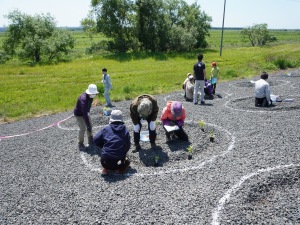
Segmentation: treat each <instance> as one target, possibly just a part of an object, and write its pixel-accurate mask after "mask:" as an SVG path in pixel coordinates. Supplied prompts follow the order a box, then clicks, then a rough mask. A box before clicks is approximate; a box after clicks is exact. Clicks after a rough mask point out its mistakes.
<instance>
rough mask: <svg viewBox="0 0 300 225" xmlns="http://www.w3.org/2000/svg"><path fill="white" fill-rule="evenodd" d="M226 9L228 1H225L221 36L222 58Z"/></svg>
mask: <svg viewBox="0 0 300 225" xmlns="http://www.w3.org/2000/svg"><path fill="white" fill-rule="evenodd" d="M225 7H226V0H224V11H223V23H222V35H221V46H220V56H222V47H223V34H224V20H225Z"/></svg>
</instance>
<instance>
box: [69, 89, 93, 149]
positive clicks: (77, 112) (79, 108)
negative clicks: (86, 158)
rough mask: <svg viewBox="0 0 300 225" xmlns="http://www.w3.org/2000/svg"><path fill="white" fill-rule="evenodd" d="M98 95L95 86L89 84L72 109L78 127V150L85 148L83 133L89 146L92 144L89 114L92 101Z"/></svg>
mask: <svg viewBox="0 0 300 225" xmlns="http://www.w3.org/2000/svg"><path fill="white" fill-rule="evenodd" d="M98 93H99V92H98V90H97V86H96V85H95V84H90V85H89V86H88V89H86V91H85V92H84V93H82V94H81V95H80V96H79V97H78V99H77V103H76V106H75V108H74V116H75V118H76V120H77V124H78V126H79V136H78V145H79V150H83V148H85V146H84V144H83V143H84V133H85V132H86V133H87V137H88V143H89V145H92V144H93V133H92V123H91V118H90V116H89V114H90V109H91V106H92V103H93V99H94V98H95V97H96V95H97V94H98Z"/></svg>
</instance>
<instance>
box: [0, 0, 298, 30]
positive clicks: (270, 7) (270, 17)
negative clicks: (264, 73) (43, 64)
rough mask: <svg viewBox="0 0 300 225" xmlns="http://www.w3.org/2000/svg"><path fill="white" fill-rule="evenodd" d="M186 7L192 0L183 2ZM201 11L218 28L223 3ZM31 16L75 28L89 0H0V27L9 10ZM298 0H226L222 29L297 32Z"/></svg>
mask: <svg viewBox="0 0 300 225" xmlns="http://www.w3.org/2000/svg"><path fill="white" fill-rule="evenodd" d="M186 2H188V3H189V4H191V3H193V2H195V0H186ZM197 2H198V4H200V6H201V10H202V11H205V12H206V14H208V15H209V16H211V17H212V19H213V21H212V23H211V25H212V26H213V27H221V26H222V20H223V9H224V0H198V1H197ZM14 9H19V10H20V11H21V12H23V13H26V14H29V15H34V14H41V13H44V14H45V13H47V12H49V13H50V14H51V15H52V16H53V17H54V18H55V19H56V21H57V25H58V26H68V27H72V26H79V25H80V21H81V19H83V18H84V17H86V15H87V14H88V11H89V9H90V0H0V27H2V26H6V25H8V21H7V20H6V19H5V18H4V15H7V14H8V13H9V12H10V11H12V10H14ZM299 10H300V0H252V1H249V0H226V11H225V23H224V26H225V27H247V26H252V25H254V24H260V23H267V24H268V28H270V29H300V13H299Z"/></svg>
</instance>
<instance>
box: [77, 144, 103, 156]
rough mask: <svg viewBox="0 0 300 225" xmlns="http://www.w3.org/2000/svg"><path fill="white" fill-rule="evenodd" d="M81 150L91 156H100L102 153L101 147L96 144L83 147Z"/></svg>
mask: <svg viewBox="0 0 300 225" xmlns="http://www.w3.org/2000/svg"><path fill="white" fill-rule="evenodd" d="M80 151H81V152H85V153H87V154H89V155H90V156H94V155H98V156H99V157H100V155H101V148H99V147H97V146H95V145H92V146H88V147H85V148H81V149H80Z"/></svg>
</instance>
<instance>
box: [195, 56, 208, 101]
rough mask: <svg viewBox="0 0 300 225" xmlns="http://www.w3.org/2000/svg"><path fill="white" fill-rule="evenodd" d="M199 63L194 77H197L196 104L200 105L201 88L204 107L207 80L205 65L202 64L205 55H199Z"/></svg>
mask: <svg viewBox="0 0 300 225" xmlns="http://www.w3.org/2000/svg"><path fill="white" fill-rule="evenodd" d="M197 58H198V62H196V63H195V64H194V68H193V69H194V77H195V85H194V100H193V101H194V104H195V105H196V104H198V100H197V97H198V92H199V88H200V91H201V96H200V101H201V105H204V104H205V102H204V80H206V71H205V63H203V62H202V60H203V55H202V54H198V56H197Z"/></svg>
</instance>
